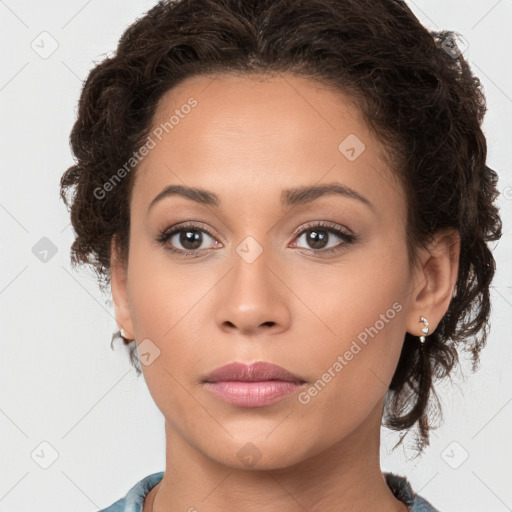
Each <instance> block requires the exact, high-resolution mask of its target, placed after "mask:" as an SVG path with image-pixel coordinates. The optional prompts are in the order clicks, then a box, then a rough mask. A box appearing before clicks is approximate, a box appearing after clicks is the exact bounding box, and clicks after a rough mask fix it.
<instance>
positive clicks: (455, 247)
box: [406, 229, 460, 336]
mask: <svg viewBox="0 0 512 512" xmlns="http://www.w3.org/2000/svg"><path fill="white" fill-rule="evenodd" d="M459 255H460V236H459V233H458V231H457V230H454V229H443V230H440V231H438V232H437V233H435V235H434V236H433V238H432V240H431V241H430V242H429V243H428V244H427V246H426V247H424V248H422V249H420V254H419V258H418V264H417V266H416V268H415V273H414V275H415V277H414V280H413V285H414V288H413V290H412V292H411V294H412V295H411V302H410V308H409V311H408V315H407V325H406V328H407V332H409V333H411V334H412V335H414V336H421V335H422V334H423V333H422V332H421V329H422V328H423V327H425V325H424V323H423V322H421V321H420V317H422V316H423V317H425V318H426V319H427V320H428V322H429V333H430V334H432V333H433V332H434V331H435V329H436V327H437V325H438V324H439V322H440V321H441V319H442V318H443V316H444V315H445V313H446V311H447V310H448V307H449V305H450V302H451V300H452V297H453V292H454V289H455V284H456V282H457V275H458V271H459Z"/></svg>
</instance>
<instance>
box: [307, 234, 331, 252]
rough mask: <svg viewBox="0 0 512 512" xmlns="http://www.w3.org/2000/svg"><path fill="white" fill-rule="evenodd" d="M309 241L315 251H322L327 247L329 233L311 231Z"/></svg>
mask: <svg viewBox="0 0 512 512" xmlns="http://www.w3.org/2000/svg"><path fill="white" fill-rule="evenodd" d="M309 240H310V241H308V243H309V244H310V245H311V246H312V247H313V248H314V249H322V248H323V247H325V245H326V244H325V242H326V241H327V231H317V230H310V231H309Z"/></svg>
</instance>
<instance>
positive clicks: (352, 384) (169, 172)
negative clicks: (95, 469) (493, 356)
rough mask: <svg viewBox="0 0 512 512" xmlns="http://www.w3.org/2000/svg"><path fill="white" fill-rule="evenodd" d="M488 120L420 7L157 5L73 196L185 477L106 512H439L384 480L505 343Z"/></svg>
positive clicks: (114, 78)
mask: <svg viewBox="0 0 512 512" xmlns="http://www.w3.org/2000/svg"><path fill="white" fill-rule="evenodd" d="M484 112H485V99H484V96H483V94H482V92H481V90H480V87H479V82H478V79H477V78H475V77H474V76H473V75H472V73H471V71H470V69H469V67H468V64H467V63H466V61H465V60H464V58H463V56H462V54H461V52H460V51H459V48H458V46H457V44H456V41H455V38H454V36H453V34H452V33H450V32H439V33H429V32H428V31H427V30H426V29H425V28H424V27H423V26H422V25H421V24H420V23H419V21H418V20H417V19H416V18H415V16H414V15H413V14H412V12H411V11H410V10H409V8H408V7H407V6H406V5H405V3H404V2H399V1H392V0H382V1H379V2H375V1H374V0H309V1H308V2H301V1H297V0H255V1H252V2H241V1H239V0H181V1H177V2H159V3H158V5H156V6H155V7H154V8H153V9H151V10H150V11H149V12H148V13H147V14H146V15H145V16H144V17H142V18H140V19H139V20H137V21H136V22H135V23H134V24H133V25H132V26H130V27H129V28H128V29H127V30H126V32H125V33H124V35H123V36H122V38H121V40H120V42H119V46H118V49H117V52H116V54H115V55H114V56H112V57H110V58H107V59H105V60H104V61H103V62H101V63H100V64H99V65H97V66H96V67H95V68H94V69H93V70H92V71H91V73H90V75H89V77H88V79H87V81H86V83H85V85H84V88H83V91H82V95H81V98H80V104H79V111H78V118H77V121H76V124H75V126H74V128H73V131H72V134H71V144H72V149H73V152H74V154H75V156H76V159H77V162H76V164H75V165H73V166H72V167H71V168H70V169H68V170H67V172H66V173H65V174H64V176H63V178H62V182H61V193H62V197H63V198H64V199H65V200H66V201H67V203H68V205H69V206H70V208H71V218H72V222H73V226H74V229H75V232H76V240H75V242H74V243H73V246H72V260H73V262H74V263H75V264H78V263H87V264H90V265H92V266H93V268H94V269H95V270H96V271H97V274H98V278H99V282H100V284H101V285H102V286H103V287H104V289H105V290H106V289H107V287H109V286H110V289H111V292H112V297H113V301H114V305H115V314H116V320H117V323H118V326H119V328H120V332H119V333H116V335H114V337H113V340H114V339H116V337H121V338H122V339H123V341H124V342H125V343H126V344H127V345H129V346H130V347H131V349H132V351H131V356H132V362H133V363H134V364H135V366H136V367H137V369H138V371H142V373H143V375H144V378H145V380H146V382H147V385H148V389H149V391H150V393H151V396H152V397H153V399H154V401H155V403H156V405H157V406H158V407H159V409H160V410H161V412H162V414H163V415H164V418H165V433H166V468H165V471H162V472H159V473H155V474H152V475H148V476H147V477H146V478H144V479H143V480H141V481H140V482H138V483H136V484H135V485H134V486H133V487H132V489H131V490H130V491H129V492H128V494H127V495H126V496H125V497H124V498H121V499H120V500H119V501H117V502H116V503H114V504H113V505H112V506H111V507H109V508H107V509H105V511H108V512H120V511H125V510H126V511H128V510H130V511H144V512H163V511H168V510H173V511H174V510H189V511H194V510H199V511H201V510H209V511H226V510H243V511H253V510H258V511H261V510H264V511H266V512H272V511H274V510H275V511H277V510H279V511H285V512H295V511H300V510H308V511H317V510H336V511H355V510H365V511H368V510H378V511H380V512H388V511H389V512H391V511H397V512H398V511H405V510H411V511H416V512H417V511H435V510H436V508H435V507H434V506H433V504H432V503H430V502H429V501H428V500H427V499H426V498H424V497H421V496H419V495H417V494H416V493H415V492H414V491H413V489H412V488H411V486H410V484H409V482H408V481H407V478H406V477H405V476H400V475H394V474H391V473H382V472H381V470H380V464H379V444H380V428H381V424H384V425H385V426H387V427H389V428H392V429H395V430H398V431H401V432H402V433H403V434H405V433H407V432H409V431H411V430H414V429H416V431H417V434H418V450H419V451H420V452H421V450H422V449H423V448H424V447H425V446H426V445H427V444H428V439H429V430H430V428H431V427H432V424H431V422H430V421H429V415H430V417H431V416H432V415H433V412H432V411H434V412H435V409H436V406H438V404H437V403H436V395H435V390H434V384H435V382H436V381H437V380H438V379H441V378H443V377H444V376H446V375H448V374H449V373H450V372H451V371H452V368H453V367H454V366H455V364H456V363H457V362H458V353H459V351H460V350H466V351H469V352H470V353H471V354H472V356H473V360H474V361H477V359H478V356H479V352H480V350H481V348H482V347H483V345H484V344H485V341H486V326H487V323H488V317H489V307H490V306H489V286H490V282H491V280H492V277H493V275H494V270H495V265H494V259H493V257H492V254H491V252H490V250H489V248H488V246H487V244H488V242H490V241H494V240H497V239H499V237H500V236H501V222H500V218H499V215H498V211H497V209H496V207H495V205H494V200H495V198H496V195H497V192H496V180H497V177H496V174H495V173H494V171H492V170H491V169H489V168H488V167H487V166H486V163H485V162H486V140H485V137H484V135H483V133H482V130H481V123H482V119H483V116H484ZM70 191H72V192H73V194H72V195H68V192H70ZM139 363H141V364H139ZM401 439H403V437H402V438H401Z"/></svg>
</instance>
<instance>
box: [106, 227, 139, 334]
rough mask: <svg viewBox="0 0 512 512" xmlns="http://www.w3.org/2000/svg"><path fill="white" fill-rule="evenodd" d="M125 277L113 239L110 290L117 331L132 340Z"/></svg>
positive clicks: (122, 264) (122, 263)
mask: <svg viewBox="0 0 512 512" xmlns="http://www.w3.org/2000/svg"><path fill="white" fill-rule="evenodd" d="M126 275H127V268H126V264H125V263H124V262H122V261H121V259H120V258H119V251H118V247H117V244H116V240H115V237H114V238H112V243H111V245H110V288H111V292H112V300H113V302H114V312H115V317H116V323H117V326H118V327H119V329H124V331H125V335H126V337H127V338H129V339H134V338H135V336H134V330H133V323H132V318H131V313H130V307H129V301H128V290H127V283H126Z"/></svg>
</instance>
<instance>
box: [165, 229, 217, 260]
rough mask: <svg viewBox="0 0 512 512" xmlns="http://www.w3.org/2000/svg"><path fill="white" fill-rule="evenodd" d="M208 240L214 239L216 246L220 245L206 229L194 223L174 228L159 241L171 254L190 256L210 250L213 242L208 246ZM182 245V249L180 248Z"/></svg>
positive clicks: (166, 231) (166, 232)
mask: <svg viewBox="0 0 512 512" xmlns="http://www.w3.org/2000/svg"><path fill="white" fill-rule="evenodd" d="M204 235H206V237H205V236H204ZM208 238H211V239H213V240H214V242H215V244H218V243H219V242H217V240H215V239H214V238H213V235H212V234H211V233H210V232H209V231H208V230H206V229H205V228H204V227H202V226H199V225H198V224H194V223H187V224H181V225H178V226H173V227H172V228H169V229H167V230H165V231H163V232H162V233H161V234H160V235H159V237H158V239H157V241H158V242H159V243H160V244H162V245H164V246H165V248H166V249H167V250H168V251H170V252H173V253H179V254H183V255H190V254H196V253H199V252H202V251H203V250H206V249H208V247H209V245H211V242H210V244H208ZM205 242H206V243H205ZM180 245H181V248H180V247H179V246H180ZM176 247H177V248H176Z"/></svg>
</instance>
